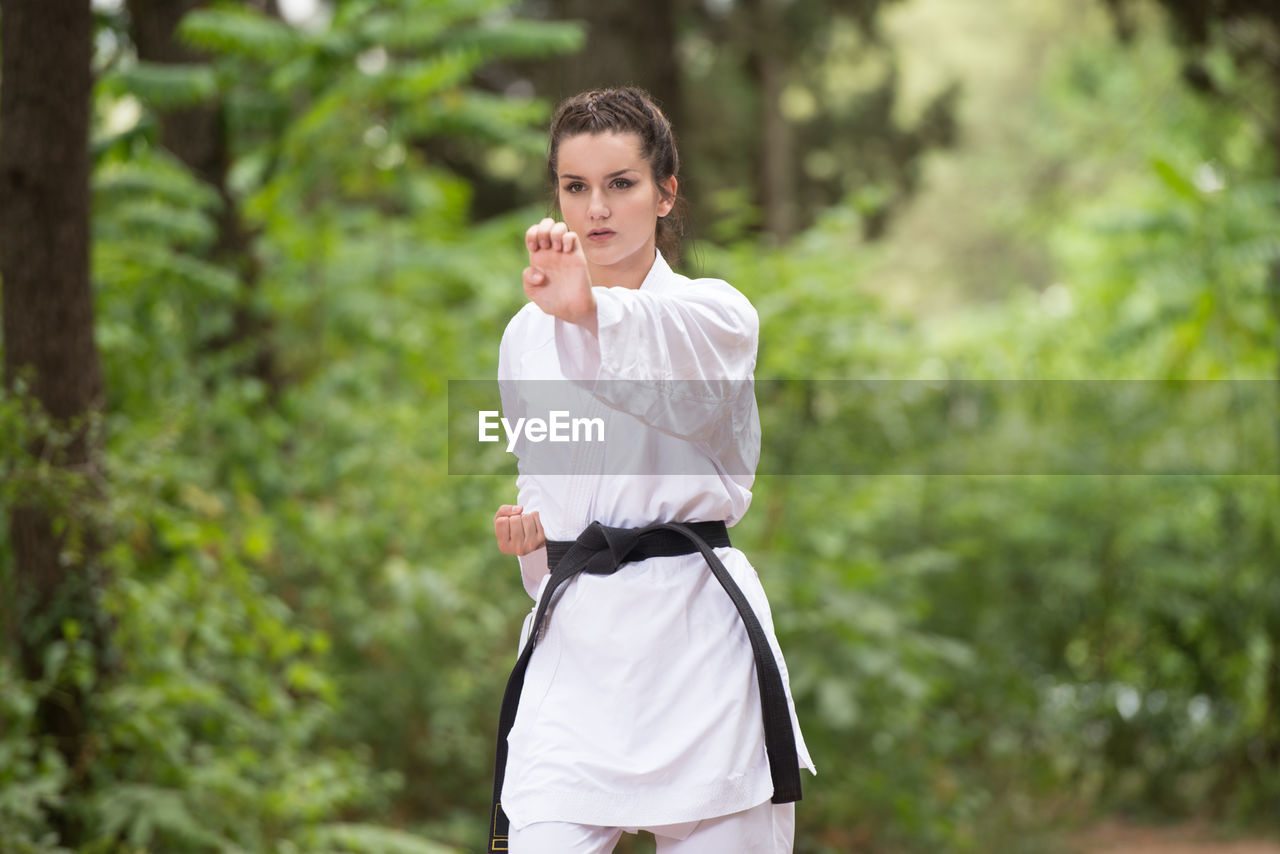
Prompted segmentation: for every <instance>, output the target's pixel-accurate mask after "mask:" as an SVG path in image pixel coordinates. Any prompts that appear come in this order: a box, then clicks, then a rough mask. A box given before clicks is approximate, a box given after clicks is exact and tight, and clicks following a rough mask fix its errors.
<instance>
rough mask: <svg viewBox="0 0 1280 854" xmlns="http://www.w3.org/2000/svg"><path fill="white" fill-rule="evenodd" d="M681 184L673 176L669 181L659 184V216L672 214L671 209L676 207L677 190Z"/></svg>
mask: <svg viewBox="0 0 1280 854" xmlns="http://www.w3.org/2000/svg"><path fill="white" fill-rule="evenodd" d="M679 186H680V183H679V182H678V181H677V180H676V176H675V175H671V176H669V177H668V178H667V180H665V181H662V182H661V183H659V184H658V187H659V189H660V191H661V196H662V198H660V199H659V200H658V216H660V217H663V216H666V215H667V214H669V213H671V209H672V208H673V207H675V205H676V188H677V187H679Z"/></svg>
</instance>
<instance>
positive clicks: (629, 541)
mask: <svg viewBox="0 0 1280 854" xmlns="http://www.w3.org/2000/svg"><path fill="white" fill-rule="evenodd" d="M728 545H729V532H728V530H727V529H726V528H725V525H724V523H723V522H691V523H688V524H681V523H679V522H658V523H655V524H653V525H646V526H645V527H643V528H609V527H606V526H604V525H601V524H600V523H599V522H592V523H591V524H590V525H588V526H587V529H586V530H584V531H583V532H582V534H581V535H580V536H579V537H578V539H577V540H574V541H572V542H569V541H549V542H548V543H547V565H548V567H549V568H550V570H551V578H550V580H549V581H548V582H547V589H546V590H545V591H544V592H543V594H542V600H541V601H540V602H539V603H538V610H537V613H536V614H535V615H534V618H533V625H532V626H531V627H530V629H529V639H528V641H526V642H525V645H524V649H523V650H522V651H521V652H520V657H519V658H518V659H517V660H516V666H515V668H514V669H513V670H512V671H511V678H509V679H508V680H507V690H506V692H505V693H504V694H503V696H502V714H501V715H500V716H499V718H498V752H497V760H496V761H495V763H494V769H493V824H492V827H491V829H490V831H489V851H491V852H492V851H506V850H507V836H508V832H509V830H510V822H509V821H508V820H507V814H506V813H505V812H503V810H502V804H501V803H500V802H499V797H500V796H501V795H502V780H503V777H504V776H505V775H506V770H507V735H508V734H509V733H510V732H511V727H512V726H513V725H514V724H515V721H516V709H517V707H518V706H519V705H520V692H521V691H522V690H523V688H524V674H525V671H526V670H528V668H529V659H530V658H531V657H532V656H533V648H534V646H535V645H536V644H537V642H538V634H539V632H540V630H541V629H542V623H543V620H545V619H546V616H547V608H548V605H549V604H550V603H551V600H552V598H553V597H554V596H555V592H556V590H557V588H559V587H560V585H562V584H564V582H566V581H568V580H569V579H570V578H572V577H573V576H575V575H577V574H578V573H579V572H588V573H591V574H592V575H612V574H613V573H615V572H617V571H618V569H619V568H621V566H622V565H623V564H624V563H628V562H630V561H638V560H644V559H645V558H650V557H669V556H674V555H685V554H693V553H694V552H701V553H702V557H703V558H704V559H705V560H706V562H707V566H708V567H710V568H711V574H712V575H714V576H715V577H716V580H717V581H719V582H720V586H721V587H723V588H724V592H725V593H727V594H729V598H730V599H732V600H733V604H734V605H735V606H737V608H738V615H739V616H740V617H741V618H742V623H743V625H744V626H745V627H746V629H747V638H748V639H749V640H750V641H751V651H752V653H754V655H755V662H756V681H757V682H758V683H759V685H760V706H761V712H762V713H763V716H764V743H765V750H766V752H767V753H768V756H769V773H770V774H771V775H772V777H773V802H774V803H775V804H786V803H791V802H793V801H798V800H800V763H799V760H798V759H797V757H796V737H795V732H794V730H792V728H791V713H790V711H789V709H788V708H787V695H786V691H785V690H784V689H783V686H782V674H781V673H779V672H778V663H777V661H776V660H775V659H774V657H773V650H772V649H770V648H769V640H768V638H767V637H766V636H765V633H764V629H763V628H761V626H760V621H759V620H758V619H756V615H755V612H754V611H752V610H751V605H750V604H749V603H748V602H747V597H746V596H744V595H743V594H742V590H741V589H740V588H739V587H738V585H737V583H735V582H734V580H733V577H732V576H731V575H729V571H728V570H727V569H725V566H724V564H723V563H721V561H720V558H719V557H717V556H716V553H715V552H714V551H713V549H714V548H717V547H722V546H724V547H727V546H728Z"/></svg>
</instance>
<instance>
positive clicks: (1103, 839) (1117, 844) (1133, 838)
mask: <svg viewBox="0 0 1280 854" xmlns="http://www.w3.org/2000/svg"><path fill="white" fill-rule="evenodd" d="M1076 848H1077V850H1079V851H1080V852H1081V854H1280V841H1268V840H1265V839H1222V838H1216V837H1215V835H1214V833H1213V832H1212V831H1211V830H1209V829H1208V828H1206V827H1205V826H1203V825H1198V824H1185V825H1178V826H1176V827H1143V826H1135V825H1130V824H1123V823H1121V822H1115V821H1109V822H1103V823H1102V824H1099V825H1097V826H1096V827H1094V828H1092V829H1091V830H1089V831H1087V832H1085V833H1083V834H1081V835H1080V836H1079V837H1077V839H1076Z"/></svg>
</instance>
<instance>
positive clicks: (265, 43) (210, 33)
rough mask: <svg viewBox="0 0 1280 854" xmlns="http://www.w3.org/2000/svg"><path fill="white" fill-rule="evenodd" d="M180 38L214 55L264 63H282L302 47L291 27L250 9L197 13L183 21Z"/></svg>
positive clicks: (180, 25)
mask: <svg viewBox="0 0 1280 854" xmlns="http://www.w3.org/2000/svg"><path fill="white" fill-rule="evenodd" d="M178 36H179V37H180V38H181V39H182V40H183V41H185V42H186V43H187V44H189V45H191V46H192V47H196V48H201V49H203V50H206V51H209V52H211V53H218V54H228V55H233V56H243V57H247V58H250V59H261V60H279V59H282V58H284V57H286V56H289V55H290V54H291V53H293V52H294V51H295V50H297V48H298V46H299V45H300V44H301V39H300V38H299V36H298V33H297V32H296V31H295V30H294V29H293V28H292V27H290V26H289V25H288V24H285V23H283V22H282V21H278V20H276V19H275V18H271V17H268V16H267V15H264V14H263V13H261V12H258V11H256V10H252V9H248V8H243V9H230V8H222V9H196V10H195V11H192V12H189V13H187V15H186V17H184V18H183V19H182V22H181V23H180V24H179V25H178Z"/></svg>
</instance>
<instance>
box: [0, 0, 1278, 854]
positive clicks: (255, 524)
mask: <svg viewBox="0 0 1280 854" xmlns="http://www.w3.org/2000/svg"><path fill="white" fill-rule="evenodd" d="M43 2H44V0H7V2H6V3H5V4H3V7H2V8H0V27H3V28H4V29H5V39H4V41H3V63H4V64H3V69H4V76H3V78H2V79H0V86H3V92H4V99H3V105H2V107H0V165H5V166H6V168H8V169H9V170H10V171H9V172H7V173H5V180H6V181H8V182H9V183H7V184H4V185H3V186H4V187H5V188H7V189H5V190H4V191H3V192H4V194H5V195H7V198H0V205H2V206H4V207H5V209H6V210H5V211H4V212H2V213H0V241H3V242H0V256H3V257H2V261H0V263H2V264H3V267H2V272H3V277H4V281H3V283H2V284H3V291H2V294H3V312H4V324H5V325H4V335H5V337H4V342H3V344H4V356H5V367H6V378H7V385H6V390H5V392H4V393H3V396H0V500H3V502H4V504H5V507H6V511H7V512H6V516H5V518H6V523H5V524H4V525H3V526H2V527H0V616H2V617H3V619H4V622H5V626H6V628H7V629H8V630H7V631H6V632H5V646H4V647H3V652H2V654H0V850H2V851H5V852H59V851H77V852H214V851H246V852H259V851H261V852H267V851H270V852H281V854H292V852H349V854H357V853H358V852H368V854H373V853H374V852H394V854H442V852H462V851H476V850H479V848H480V846H481V845H482V844H483V843H482V835H483V834H484V833H485V831H486V829H487V818H488V815H487V814H488V804H489V795H490V785H491V783H490V781H491V773H492V760H493V737H494V731H495V726H496V720H497V713H498V707H499V704H500V698H501V693H502V689H503V686H504V684H505V680H506V677H507V674H508V672H509V666H510V664H511V662H512V660H513V658H514V654H515V646H516V641H517V638H518V633H519V627H520V624H521V620H522V618H523V615H524V613H525V611H526V609H527V608H528V606H529V604H530V602H529V600H528V597H527V596H526V594H525V593H524V591H523V589H522V587H521V584H520V580H519V575H518V569H517V566H516V564H515V562H514V561H513V560H511V559H509V558H507V557H505V556H503V555H500V554H499V553H498V552H497V549H496V547H495V545H494V543H493V534H492V515H493V513H494V511H495V509H496V508H497V506H498V505H499V504H500V503H503V502H510V501H512V500H513V499H514V495H515V489H514V484H513V483H512V481H511V480H510V479H509V478H503V477H494V476H459V475H454V476H450V475H449V473H448V453H447V447H446V436H447V429H446V419H447V383H448V381H449V380H451V379H453V380H457V379H485V378H490V377H492V376H493V375H494V372H495V369H496V362H497V349H498V341H499V338H500V336H501V333H502V330H503V328H504V325H505V323H506V321H507V320H508V319H509V318H510V316H511V315H512V314H513V313H514V312H515V311H517V310H518V309H519V308H520V306H521V305H522V304H523V302H524V297H523V294H522V293H521V288H520V270H521V269H522V268H523V266H524V264H525V263H526V259H525V255H524V251H523V243H522V235H523V232H524V229H525V228H526V227H527V225H528V224H530V223H531V222H533V221H536V220H537V219H538V218H540V217H541V216H543V215H544V214H545V213H546V212H547V211H548V207H549V199H550V197H549V192H548V185H547V180H546V167H545V154H546V139H545V127H546V122H547V120H548V118H549V115H550V110H551V108H552V106H553V105H554V103H555V102H556V100H557V99H558V98H560V97H562V96H564V95H566V94H571V93H573V92H575V91H578V90H580V89H582V88H588V87H594V86H599V85H610V84H623V83H633V84H638V85H641V86H644V87H646V88H648V89H649V90H650V91H651V92H652V93H653V94H654V95H655V96H656V97H657V98H658V99H659V100H660V102H661V103H662V104H663V106H664V108H665V109H666V111H667V113H668V114H669V116H670V117H671V118H672V120H673V122H674V124H675V127H676V130H677V134H678V136H679V140H680V143H681V153H682V176H681V177H682V184H681V186H682V189H683V190H684V191H685V193H686V195H687V197H688V203H689V210H688V227H687V239H686V241H685V244H684V249H683V257H682V260H681V264H680V269H682V270H683V271H684V272H686V273H688V274H690V275H698V274H705V275H710V276H715V277H717V278H723V279H726V280H728V281H730V282H732V283H733V284H734V285H735V286H736V287H737V288H739V289H740V290H741V291H743V292H744V293H745V294H746V295H747V296H748V297H749V298H750V299H751V300H752V301H753V303H754V304H755V305H756V307H757V308H758V309H759V311H760V315H761V320H762V337H761V343H760V359H759V365H758V368H757V373H756V376H757V378H761V379H788V380H849V379H867V378H881V379H895V380H912V381H920V382H921V383H924V384H929V385H928V387H930V388H937V387H938V384H946V383H959V382H965V381H972V380H984V381H985V380H1006V379H1019V380H1055V381H1071V380H1084V379H1090V380H1099V379H1126V380H1133V379H1142V380H1160V381H1164V380H1205V381H1209V380H1223V379H1238V380H1243V379H1248V380H1274V379H1276V378H1277V371H1278V367H1280V336H1278V335H1277V332H1278V327H1277V318H1278V317H1280V216H1278V213H1280V6H1277V5H1276V4H1275V2H1274V0H1224V2H1215V3H1207V2H1193V0H1160V2H1156V1H1155V0H1053V2H1048V0H1042V2H1026V0H826V2H823V0H651V2H648V3H630V4H603V3H592V2H586V0H527V2H523V3H512V2H508V0H245V2H234V1H233V0H228V2H220V3H204V2H197V0H94V2H93V4H92V8H91V9H90V8H88V7H85V8H80V7H78V6H77V5H76V4H75V3H71V4H65V3H64V4H63V5H69V6H70V7H72V11H70V12H60V13H59V17H58V18H57V21H56V23H57V25H58V26H60V27H63V28H64V30H56V29H55V30H52V31H54V32H70V33H79V34H80V35H79V36H78V38H80V39H81V42H80V43H82V49H75V48H74V46H73V45H72V44H71V42H70V41H63V40H62V38H63V37H62V36H58V37H57V38H51V39H44V38H37V37H32V36H31V35H30V33H31V32H33V31H32V30H30V29H26V30H22V29H20V27H29V26H34V24H32V23H31V22H33V21H35V22H37V23H38V22H39V20H40V16H39V14H38V13H37V12H34V11H31V10H38V9H41V8H46V9H47V8H52V6H53V5H57V4H54V3H50V6H48V7H46V6H44V5H43ZM77 16H79V17H77ZM16 33H27V35H26V36H25V37H24V36H22V35H17V34H16ZM68 38H69V37H68ZM78 44H79V43H78ZM33 68H43V69H45V71H44V72H42V73H39V74H36V73H34V72H32V69H33ZM76 80H83V81H84V86H83V87H81V88H82V89H83V90H84V96H83V98H82V99H81V100H79V101H76V100H75V98H76V97H78V96H76V91H78V90H77V89H76V86H75V85H73V84H74V81H76ZM68 81H71V82H70V83H69V82H68ZM90 84H91V89H90V88H89V87H90ZM42 99H43V100H42ZM31 104H36V105H37V108H38V107H39V105H40V104H55V105H62V107H60V108H63V107H65V109H66V110H67V111H68V115H72V116H74V115H77V114H83V115H85V116H87V117H88V120H89V121H88V126H87V129H86V130H85V134H86V136H85V141H86V144H87V145H88V146H89V149H90V152H91V173H90V174H89V175H88V176H83V177H82V178H81V179H79V180H81V183H82V184H83V183H85V182H87V185H88V187H89V191H88V192H87V194H86V193H80V194H79V195H76V193H75V192H71V193H70V195H69V196H67V199H68V201H67V203H66V204H65V205H63V206H61V207H57V206H50V207H45V208H39V207H31V206H25V205H24V204H19V200H20V198H22V199H25V198H27V196H25V195H20V193H21V192H25V191H24V190H23V186H22V185H21V182H20V181H18V179H17V177H14V176H19V175H20V174H25V173H21V168H27V167H23V166H22V164H23V163H27V164H30V163H37V164H39V163H48V162H50V161H47V160H44V161H42V160H40V158H41V157H53V156H54V155H55V154H56V153H57V151H58V150H60V148H65V147H66V145H65V143H66V142H67V140H68V139H70V140H71V141H72V142H74V141H75V139H76V137H74V135H72V136H68V135H67V134H69V133H70V131H68V130H66V128H67V127H71V126H72V125H74V122H73V123H72V125H56V124H55V125H51V127H53V130H52V131H48V132H47V133H45V135H44V136H42V135H41V133H44V132H42V131H40V130H39V128H37V126H36V125H35V124H34V123H33V122H32V121H31V120H30V116H31V115H33V113H30V112H27V113H24V112H22V110H23V109H32V107H31ZM24 105H25V106H24ZM77 111H78V112H77ZM71 148H72V153H73V154H75V151H76V150H77V149H76V147H75V146H72V147H71ZM24 158H25V159H24ZM72 159H74V158H72ZM15 164H17V165H15ZM31 168H35V167H31ZM74 172H75V170H74V169H72V170H70V173H74ZM70 173H67V174H70ZM31 174H41V175H42V176H45V175H47V177H49V178H50V180H53V179H54V178H61V177H64V171H63V170H59V169H47V170H46V172H39V173H31ZM71 177H74V175H72V176H71ZM73 189H74V188H73ZM79 221H84V222H87V223H89V226H88V229H87V230H84V229H81V230H80V232H77V231H76V229H75V228H71V227H69V226H68V224H69V223H70V224H74V223H75V222H79ZM42 228H43V229H44V230H43V231H42V230H41V229H42ZM41 235H44V236H43V237H42V236H41ZM49 235H55V236H56V238H53V237H49ZM53 239H56V241H57V242H56V244H51V243H49V242H48V241H49V240H53ZM24 241H25V242H24ZM49 245H56V246H57V251H56V252H55V253H53V255H54V256H56V257H51V258H45V257H44V256H46V255H49V253H47V252H45V253H42V252H39V251H36V250H35V249H34V248H33V247H37V246H46V247H47V246H49ZM78 253H79V255H78ZM79 256H83V257H87V258H88V259H90V260H89V262H88V263H87V264H85V265H82V266H83V267H84V269H83V270H81V271H80V272H79V273H76V272H75V271H74V270H71V271H70V272H67V271H65V270H64V271H63V273H58V272H56V271H57V270H58V269H62V268H60V267H59V266H58V265H59V264H62V263H63V262H64V261H68V263H69V260H74V259H75V258H76V257H79ZM41 259H43V260H41ZM41 263H43V264H45V265H46V266H45V267H38V266H33V265H38V264H41ZM33 271H34V272H33ZM42 271H43V272H42ZM64 274H65V275H64ZM60 276H61V277H62V278H58V277H60ZM55 280H56V282H64V281H65V282H67V283H69V284H67V285H66V288H67V290H62V289H60V288H62V287H63V286H62V285H58V286H57V287H55ZM68 294H70V296H68ZM90 294H91V297H92V305H91V311H90V310H89V309H88V308H85V309H84V310H82V311H80V312H79V313H76V312H74V311H70V310H66V311H63V309H64V308H65V306H68V305H71V304H72V303H71V302H67V300H72V299H73V298H74V299H76V300H80V301H79V302H75V303H74V304H75V305H82V306H88V305H89V303H88V302H87V299H88V296H89V295H90ZM60 312H61V313H60ZM50 316H55V317H58V318H61V319H60V320H59V321H58V324H59V325H58V326H57V329H56V330H53V331H51V327H49V326H48V325H47V324H45V322H44V321H38V320H37V318H47V317H50ZM68 318H69V319H68ZM1267 388H1270V389H1271V393H1274V388H1273V387H1271V386H1267ZM1081 399H1082V400H1083V398H1081ZM761 403H762V417H763V419H764V435H765V443H766V445H768V443H769V442H770V437H774V439H775V440H777V441H784V440H787V439H790V440H792V444H793V445H794V444H795V441H794V440H795V439H796V437H804V436H805V435H806V434H805V430H806V427H807V423H806V419H805V418H804V417H797V415H796V412H797V411H801V412H803V411H806V410H805V408H804V407H801V408H800V410H797V408H796V407H795V406H790V405H789V406H787V407H782V408H775V407H771V406H770V405H769V404H770V402H769V401H768V400H762V401H761ZM805 406H807V407H808V411H811V412H812V416H813V418H814V419H815V420H816V419H818V418H819V417H820V416H821V409H822V401H821V400H820V399H817V400H810V401H806V402H805ZM1079 410H1080V411H1071V410H1070V409H1068V410H1067V411H1063V412H1060V413H1059V414H1058V415H1057V416H1056V417H1055V420H1054V424H1055V425H1057V426H1056V427H1055V429H1056V430H1057V432H1056V433H1055V434H1054V435H1053V436H1051V437H1050V439H1051V440H1052V441H1054V442H1060V443H1061V444H1062V445H1063V446H1064V447H1088V446H1089V443H1091V442H1097V441H1099V440H1100V437H1099V436H1098V435H1097V433H1096V432H1093V431H1091V428H1090V424H1091V420H1090V418H1091V413H1090V412H1089V411H1086V407H1085V406H1084V404H1083V403H1082V404H1081V405H1080V407H1079ZM1271 412H1272V417H1273V419H1274V424H1275V430H1274V432H1272V433H1271V434H1270V435H1269V436H1268V437H1267V441H1269V442H1280V414H1278V413H1280V410H1277V409H1276V408H1275V407H1274V405H1273V406H1272V408H1271ZM779 413H782V414H779ZM1234 413H1235V410H1233V408H1232V406H1231V404H1230V401H1229V400H1228V401H1226V402H1224V403H1223V404H1222V406H1221V407H1220V408H1217V409H1212V410H1211V411H1206V412H1204V413H1202V416H1203V418H1204V419H1205V423H1207V424H1209V425H1211V426H1212V427H1213V431H1212V433H1213V435H1224V436H1230V435H1231V434H1232V431H1233V425H1234V423H1235V422H1234V420H1233V419H1234V418H1235V414H1234ZM1015 415H1016V414H1015ZM1015 415H1011V416H1010V417H1011V418H1012V417H1015ZM936 417H937V418H938V419H940V420H939V421H938V422H937V423H936V424H931V425H925V426H926V427H928V429H932V430H935V431H937V432H938V433H939V435H940V436H941V437H943V438H940V439H939V441H945V436H946V433H947V424H948V422H947V418H949V417H954V413H952V414H950V415H949V414H948V413H946V412H942V413H940V414H938V415H937V416H936ZM68 418H70V419H71V420H70V421H67V420H66V419H68ZM873 420H874V419H863V420H860V421H855V422H851V425H850V427H849V428H848V429H847V430H845V431H843V432H842V433H840V434H839V436H838V438H837V439H836V440H835V441H841V442H847V443H849V444H850V446H851V447H856V446H857V445H859V443H863V442H867V441H871V440H872V439H873V438H874V440H875V441H881V440H882V438H883V435H885V434H887V435H889V436H892V435H893V433H894V431H908V430H911V429H915V428H919V427H920V425H913V424H902V423H887V424H879V425H872V426H867V424H870V423H871V422H872V421H873ZM873 427H874V429H875V430H877V431H878V432H877V434H876V436H875V437H870V436H864V435H862V431H863V430H871V429H872V428H873ZM921 429H923V428H921ZM824 435H828V434H824ZM1130 438H1132V439H1133V443H1132V444H1131V445H1130V446H1129V447H1131V448H1133V449H1134V450H1133V453H1135V454H1138V455H1141V454H1142V453H1143V449H1144V448H1145V447H1146V445H1145V444H1144V443H1149V444H1150V446H1151V447H1152V448H1157V447H1159V446H1160V443H1161V442H1162V435H1161V430H1160V425H1159V424H1154V425H1145V426H1143V427H1142V429H1141V430H1140V431H1139V432H1138V433H1136V434H1135V437H1130ZM1272 454H1273V455H1274V449H1272ZM1278 499H1280V484H1278V481H1277V478H1276V477H1275V472H1274V470H1273V471H1272V472H1271V473H1270V474H1269V475H1263V474H1261V473H1258V474H1249V473H1244V474H1230V475H1228V474H1214V473H1212V472H1208V473H1201V474H1192V475H1187V474H1151V475H1129V476H1118V475H1111V476H1109V475H1106V474H1097V473H1091V474H1078V475H1073V474H1053V475H1051V474H1037V473H1035V472H1029V473H1026V474H1020V475H1009V476H989V475H978V474H971V475H965V474H951V475H945V476H942V475H929V474H923V473H917V474H892V473H890V474H875V475H866V476H857V475H849V476H820V475H818V474H815V473H814V472H811V471H810V472H798V473H788V472H787V471H786V470H785V469H783V470H779V471H777V472H776V473H772V474H769V475H767V476H762V477H760V478H759V479H758V481H757V484H756V489H755V502H754V506H753V508H752V511H751V512H750V513H749V514H748V516H747V518H746V519H745V520H744V521H743V522H742V523H741V524H740V525H739V526H738V527H737V528H736V529H735V532H734V536H735V542H736V543H737V544H739V545H740V546H741V547H742V548H744V550H745V551H746V552H747V554H748V555H749V556H750V557H751V559H752V561H753V563H754V564H755V565H756V567H757V568H758V569H759V571H760V573H761V577H762V579H763V581H764V585H765V588H766V590H767V591H768V593H769V596H770V598H771V601H772V604H773V609H774V615H775V620H776V623H777V628H778V633H779V636H780V639H781V642H782V645H783V648H784V650H785V651H786V654H787V660H788V664H789V667H790V670H791V674H792V687H793V689H794V693H795V699H796V703H797V706H798V710H799V714H800V720H801V722H802V724H803V727H804V731H805V735H806V738H807V740H808V743H809V745H810V748H811V750H812V751H813V754H814V757H815V760H816V762H817V764H818V767H819V772H820V776H818V777H816V778H806V780H805V798H804V800H803V802H802V803H801V804H800V805H799V810H798V831H797V844H796V851H797V852H799V854H833V853H834V852H851V851H857V852H883V854H889V853H890V852H1008V854H1019V852H1028V854H1031V852H1037V853H1038V852H1070V851H1081V850H1086V849H1087V845H1088V844H1089V843H1088V842H1087V841H1084V840H1085V837H1082V836H1081V829H1083V828H1089V827H1093V826H1095V825H1096V824H1097V823H1098V822H1101V821H1104V820H1108V821H1110V820H1114V819H1116V818H1117V817H1118V818H1119V820H1121V821H1124V822H1138V823H1162V822H1188V821H1192V822H1196V823H1197V826H1198V827H1205V828H1209V829H1211V830H1210V831H1206V832H1211V831H1213V830H1222V831H1225V832H1237V831H1244V830H1249V831H1251V832H1253V833H1258V834H1266V833H1267V832H1271V833H1274V832H1275V830H1276V824H1277V822H1278V821H1280V572H1278V571H1277V570H1278V569H1280V566H1278V556H1280V514H1278V512H1277V511H1278V508H1280V500H1278ZM646 845H648V846H649V847H648V848H646V847H645V846H646ZM1082 846H1086V847H1085V848H1082ZM620 850H628V851H644V850H652V842H651V841H649V842H646V841H644V840H640V841H628V842H626V843H625V845H624V847H623V848H622V849H620ZM1108 850H1112V849H1108ZM1115 850H1119V849H1115ZM1135 850H1136V849H1135ZM1144 850H1145V849H1144ZM1152 850H1160V849H1152Z"/></svg>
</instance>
